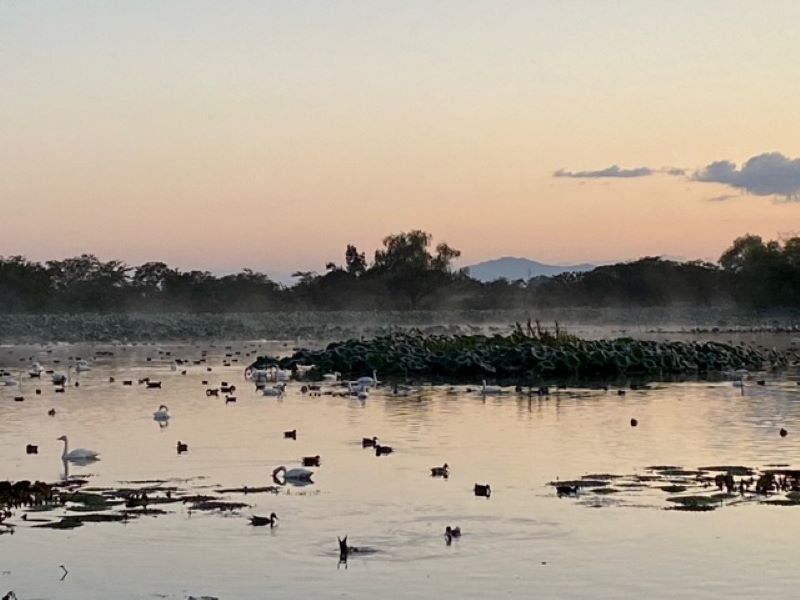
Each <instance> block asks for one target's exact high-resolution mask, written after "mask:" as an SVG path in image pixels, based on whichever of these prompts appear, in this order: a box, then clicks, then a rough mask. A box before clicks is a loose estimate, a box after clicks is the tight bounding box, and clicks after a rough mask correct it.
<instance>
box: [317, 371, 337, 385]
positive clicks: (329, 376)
mask: <svg viewBox="0 0 800 600" xmlns="http://www.w3.org/2000/svg"><path fill="white" fill-rule="evenodd" d="M341 376H342V374H341V373H339V371H334V372H333V373H325V374H324V375H323V376H322V381H327V382H328V383H335V382H337V381H339V378H340V377H341Z"/></svg>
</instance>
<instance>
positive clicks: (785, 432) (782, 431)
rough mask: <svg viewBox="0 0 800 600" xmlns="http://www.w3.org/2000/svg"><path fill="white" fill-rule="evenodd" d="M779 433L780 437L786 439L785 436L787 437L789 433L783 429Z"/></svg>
mask: <svg viewBox="0 0 800 600" xmlns="http://www.w3.org/2000/svg"><path fill="white" fill-rule="evenodd" d="M779 433H780V434H781V437H786V436H787V435H789V432H788V431H786V430H785V429H784V428H783V427H781V430H780V432H779Z"/></svg>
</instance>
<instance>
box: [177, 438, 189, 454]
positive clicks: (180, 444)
mask: <svg viewBox="0 0 800 600" xmlns="http://www.w3.org/2000/svg"><path fill="white" fill-rule="evenodd" d="M177 448H178V454H183V453H184V452H188V451H189V444H184V443H183V442H181V441H180V440H179V441H178V446H177Z"/></svg>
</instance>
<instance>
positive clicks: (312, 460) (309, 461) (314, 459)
mask: <svg viewBox="0 0 800 600" xmlns="http://www.w3.org/2000/svg"><path fill="white" fill-rule="evenodd" d="M303 466H304V467H318V466H319V454H317V455H316V456H304V457H303Z"/></svg>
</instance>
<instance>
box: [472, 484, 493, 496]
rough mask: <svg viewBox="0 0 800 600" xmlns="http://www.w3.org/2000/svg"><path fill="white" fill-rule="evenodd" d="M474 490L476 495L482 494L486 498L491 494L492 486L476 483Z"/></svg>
mask: <svg viewBox="0 0 800 600" xmlns="http://www.w3.org/2000/svg"><path fill="white" fill-rule="evenodd" d="M474 490H475V495H476V496H482V497H484V498H488V497H490V496H491V495H492V488H491V486H490V485H489V484H488V483H486V484H480V483H476V484H475V488H474Z"/></svg>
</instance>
